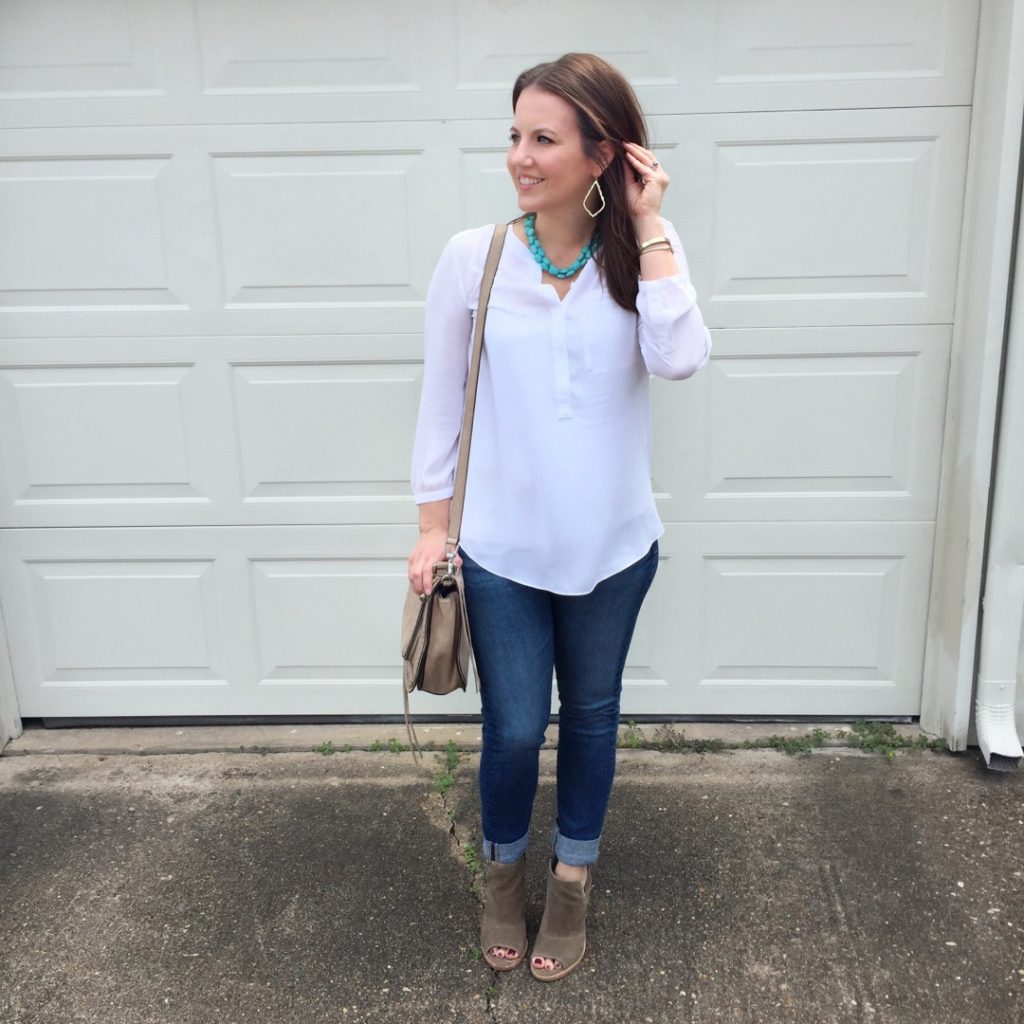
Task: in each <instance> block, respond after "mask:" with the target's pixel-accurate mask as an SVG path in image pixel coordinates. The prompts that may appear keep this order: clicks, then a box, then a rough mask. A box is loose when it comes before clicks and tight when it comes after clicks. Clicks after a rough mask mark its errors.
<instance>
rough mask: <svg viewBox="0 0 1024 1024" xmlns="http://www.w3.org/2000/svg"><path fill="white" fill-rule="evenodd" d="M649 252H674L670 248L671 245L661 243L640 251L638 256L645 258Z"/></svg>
mask: <svg viewBox="0 0 1024 1024" xmlns="http://www.w3.org/2000/svg"><path fill="white" fill-rule="evenodd" d="M649 252H675V249H673V248H672V244H671V243H670V242H662V243H661V244H659V245H651V246H648V247H647V248H646V249H641V250H640V255H641V256H646V255H647V254H648V253H649Z"/></svg>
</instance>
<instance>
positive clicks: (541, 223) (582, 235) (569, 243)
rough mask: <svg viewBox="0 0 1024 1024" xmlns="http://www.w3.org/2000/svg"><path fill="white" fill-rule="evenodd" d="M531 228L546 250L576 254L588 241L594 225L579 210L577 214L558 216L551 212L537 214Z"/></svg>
mask: <svg viewBox="0 0 1024 1024" xmlns="http://www.w3.org/2000/svg"><path fill="white" fill-rule="evenodd" d="M533 227H534V230H535V231H536V232H537V236H538V238H540V239H541V241H542V242H543V244H544V248H545V249H546V250H549V251H550V250H556V251H560V250H566V251H568V250H575V251H577V252H578V251H579V250H580V249H582V248H583V246H585V245H586V244H587V242H589V241H590V238H591V236H592V235H593V233H594V227H595V224H594V221H593V220H592V219H591V218H590V217H589V216H587V212H586V211H585V210H583V209H582V208H581V209H580V211H579V213H578V214H577V213H574V212H569V213H561V214H559V213H555V212H553V211H552V212H542V213H538V214H537V219H536V221H535V222H534V226H533Z"/></svg>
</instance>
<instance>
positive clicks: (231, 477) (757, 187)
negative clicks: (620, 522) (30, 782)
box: [0, 0, 977, 717]
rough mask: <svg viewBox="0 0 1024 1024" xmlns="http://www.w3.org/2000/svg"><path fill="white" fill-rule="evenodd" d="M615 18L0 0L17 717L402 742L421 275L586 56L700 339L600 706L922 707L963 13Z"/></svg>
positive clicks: (0, 451) (3, 499)
mask: <svg viewBox="0 0 1024 1024" xmlns="http://www.w3.org/2000/svg"><path fill="white" fill-rule="evenodd" d="M622 10H623V9H622V5H621V3H619V2H618V0H588V2H587V3H586V4H582V3H566V4H562V5H551V4H550V3H541V2H534V0H529V2H523V3H519V4H486V5H481V4H469V3H461V2H457V0H440V2H435V3H430V4H424V3H418V2H414V0H405V2H402V3H397V2H396V3H389V4H376V5H366V4H357V3H341V2H330V0H289V2H287V3H285V2H283V0H281V2H271V0H264V2H257V0H195V2H193V3H189V2H186V0H124V2H122V3H113V2H104V0H75V2H74V3H67V2H58V0H2V2H0V111H2V116H3V118H4V124H5V127H6V129H7V130H5V132H4V153H5V158H4V159H3V161H0V202H2V204H3V208H2V224H3V230H2V233H0V295H2V300H3V306H4V308H3V312H2V317H3V324H4V328H5V330H4V340H3V341H2V342H0V394H2V400H0V456H2V459H3V464H2V492H0V515H2V521H0V526H2V531H0V543H2V563H0V573H2V575H0V601H2V606H3V613H4V617H5V619H6V626H7V634H8V636H7V639H8V643H9V646H10V650H11V655H12V660H13V665H14V670H15V674H16V686H17V693H18V698H19V704H20V712H21V714H22V715H23V716H27V717H33V716H90V715H92V716H99V715H103V716H109V715H188V714H368V713H373V714H394V713H396V712H397V711H399V710H400V706H401V702H400V698H399V686H398V677H399V671H398V659H397V654H396V631H397V623H398V615H399V609H400V605H401V600H402V597H403V594H404V590H405V557H406V553H407V551H408V549H409V547H410V546H411V544H412V542H413V539H414V535H415V528H414V526H413V525H412V524H413V523H414V521H415V508H414V506H413V504H412V501H411V498H410V496H409V488H408V483H407V475H408V466H409V456H410V451H411V442H412V430H413V424H414V419H415V412H416V405H417V401H418V388H419V381H420V358H421V351H422V347H421V334H420V332H421V329H422V303H423V297H424V292H425V287H426V283H427V281H428V279H429V275H430V272H431V269H432V266H433V262H434V260H435V259H436V256H437V254H438V253H439V251H440V249H441V247H442V245H443V244H444V242H445V240H446V239H447V237H448V236H449V235H450V234H451V233H452V232H453V231H455V230H457V229H459V228H462V227H468V226H472V225H476V224H481V223H485V222H489V221H493V220H494V219H496V218H508V217H511V216H514V215H515V214H516V212H517V211H516V208H515V205H514V196H513V193H512V190H511V187H510V185H509V184H508V182H507V180H506V176H505V171H504V148H505V138H506V134H507V128H508V123H509V120H510V112H509V107H508V103H509V98H508V97H509V90H510V85H511V82H512V80H513V78H514V77H515V74H516V73H517V72H518V71H519V70H521V69H522V68H523V67H525V66H528V65H529V64H531V63H534V62H535V61H536V60H540V59H545V58H549V57H551V56H554V55H556V54H557V53H559V52H561V51H562V50H566V49H586V50H594V51H596V52H599V53H602V54H604V55H605V56H607V57H608V58H609V59H611V60H612V61H613V62H615V63H616V64H618V65H619V66H620V67H622V68H623V70H624V71H626V72H627V74H628V75H629V76H630V77H631V79H632V80H633V82H634V83H635V85H636V87H637V90H638V92H639V94H640V96H641V100H642V101H643V103H644V106H645V108H646V110H647V111H648V112H649V114H650V121H651V127H652V134H653V137H654V140H655V144H656V146H657V148H658V152H659V156H660V157H661V158H662V160H663V162H664V163H665V165H666V167H667V168H668V170H669V172H670V174H671V175H672V178H673V184H672V188H671V190H670V194H669V200H668V204H667V210H666V212H667V214H668V216H669V217H670V218H671V219H672V220H673V221H674V222H675V224H676V226H677V227H678V228H679V230H680V233H681V235H682V237H683V240H684V243H685V244H686V248H687V254H688V257H689V261H690V264H691V267H692V271H693V277H694V283H695V285H696V288H697V291H698V295H699V297H700V302H701V306H702V309H703V311H704V314H705V316H706V319H707V321H708V323H709V325H710V326H711V327H712V328H713V332H714V357H713V359H712V362H711V363H710V364H709V365H708V366H707V367H706V368H705V369H704V370H703V371H702V372H701V373H700V374H698V375H697V376H696V377H695V378H693V379H692V380H690V381H687V382H684V383H677V384H670V383H666V382H664V381H655V382H654V388H655V403H656V463H655V471H654V472H655V479H654V486H655V490H656V493H657V495H658V501H659V506H660V510H661V514H662V517H663V518H664V520H665V522H666V524H667V533H666V536H665V538H664V540H663V543H662V553H663V562H662V565H661V570H660V572H659V576H658V579H657V581H656V583H655V588H654V591H653V594H652V597H651V599H650V601H649V603H648V606H647V608H646V609H645V611H644V613H643V616H642V619H641V622H640V624H639V628H638V633H637V636H636V639H635V642H634V645H633V649H632V651H631V654H630V661H629V668H628V670H627V685H626V694H625V697H624V710H625V711H626V712H627V713H656V712H662V713H676V714H706V715H717V714H720V715H731V714H769V715H770V714H780V713H784V714H794V713H802V714H826V715H840V714H909V715H912V714H916V713H917V712H918V710H919V706H920V689H921V672H922V652H923V646H924V632H925V620H926V608H927V599H928V590H929V578H930V572H931V562H932V546H933V535H934V524H935V515H936V494H937V489H938V471H939V456H940V450H941V445H942V424H943V416H944V408H945V401H946V380H947V369H948V365H947V364H948V358H949V346H950V335H951V324H952V321H953V313H954V310H953V297H954V285H955V278H956V268H957V247H958V239H959V231H960V220H961V204H962V194H963V184H964V171H965V165H966V159H967V141H968V128H969V124H970V110H971V108H970V104H971V87H972V79H973V66H974V56H975V40H976V27H977V26H976V21H977V3H976V2H967V0H941V2H940V0H934V2H931V3H922V2H917V0H862V2H861V3H859V4H856V5H852V4H849V3H845V2H841V0H833V2H822V0H772V2H766V0H758V2H754V0H718V2H714V3H713V2H710V0H689V2H679V0H655V2H648V3H637V4H633V5H631V6H630V9H629V16H628V17H624V16H623V14H622ZM538 25H543V26H544V33H543V38H544V41H545V43H546V44H548V45H550V47H551V49H550V50H549V51H545V52H543V53H540V52H538V53H532V52H528V45H529V44H528V41H529V40H533V39H539V38H540V34H539V33H538V32H536V31H532V30H531V31H528V32H527V31H524V26H538ZM477 706H478V705H477V703H476V697H475V695H474V694H472V693H470V694H469V695H467V696H466V697H465V698H459V699H445V700H444V701H443V702H440V701H437V700H436V699H432V698H422V699H421V700H419V701H417V703H416V710H418V711H421V712H434V713H452V712H472V711H473V710H475V709H476V708H477Z"/></svg>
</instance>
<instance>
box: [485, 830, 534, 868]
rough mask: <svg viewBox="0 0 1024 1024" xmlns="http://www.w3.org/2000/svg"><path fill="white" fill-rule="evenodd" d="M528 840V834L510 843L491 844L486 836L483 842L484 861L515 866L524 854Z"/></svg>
mask: <svg viewBox="0 0 1024 1024" xmlns="http://www.w3.org/2000/svg"><path fill="white" fill-rule="evenodd" d="M529 840H530V833H529V832H526V834H525V835H523V836H521V837H520V838H519V839H517V840H515V842H512V843H492V842H491V841H490V840H489V839H488V838H487V837H486V836H485V837H484V841H483V844H482V845H483V851H484V860H485V861H486V860H496V861H497V862H498V863H499V864H515V862H516V861H517V860H519V858H520V857H522V855H523V854H524V853H526V845H527V843H528V842H529Z"/></svg>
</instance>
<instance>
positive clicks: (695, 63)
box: [0, 0, 978, 126]
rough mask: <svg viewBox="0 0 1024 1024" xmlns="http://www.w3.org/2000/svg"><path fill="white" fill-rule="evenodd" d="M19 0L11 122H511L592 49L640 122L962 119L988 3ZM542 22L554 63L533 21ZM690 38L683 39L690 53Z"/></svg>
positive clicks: (1, 40)
mask: <svg viewBox="0 0 1024 1024" xmlns="http://www.w3.org/2000/svg"><path fill="white" fill-rule="evenodd" d="M65 6H66V5H65V4H62V3H59V2H56V0H53V2H50V0H20V2H19V0H9V2H7V3H5V5H4V12H3V21H2V22H0V29H2V30H0V116H2V118H3V121H2V122H0V123H6V124H9V125H12V126H37V125H54V126H57V125H67V126H70V125H76V124H78V125H81V124H175V123H210V124H213V123H243V122H249V123H256V122H262V123H275V122H288V121H293V122H315V121H366V122H370V121H380V120H384V121H387V120H405V119H408V118H416V117H443V118H479V117H488V118H492V117H504V116H506V112H507V110H508V106H509V92H510V86H511V83H512V81H513V80H514V78H515V76H516V75H517V74H518V73H519V72H520V71H521V70H523V68H525V67H529V66H530V65H531V64H534V63H537V62H538V61H541V60H549V59H551V58H552V57H553V56H555V55H557V54H558V53H561V52H564V51H566V50H580V49H584V50H586V49H589V50H592V51H594V52H597V53H601V54H603V55H604V56H606V57H607V58H608V59H609V60H611V61H613V62H614V63H615V64H617V65H618V66H619V67H621V68H622V69H623V71H625V73H626V74H627V75H628V76H629V77H630V79H631V80H632V82H633V83H634V86H635V87H636V89H637V92H638V93H639V96H640V99H641V102H642V103H643V105H644V108H645V110H647V111H648V112H649V113H651V114H659V113H679V112H684V113H704V112H714V111H728V110H737V109H739V110H790V109H800V108H802V107H804V106H806V105H807V95H808V91H809V90H813V93H814V105H815V106H816V107H817V108H818V109H830V108H843V107H849V108H856V107H889V106H927V105H953V104H967V103H970V101H971V92H972V83H973V71H974V39H975V37H976V34H977V20H978V0H934V2H931V3H927V4H923V3H920V2H918V0H895V2H893V0H888V2H886V0H870V2H864V3H860V4H858V5H856V6H854V5H842V4H827V5H822V4H820V3H815V2H814V0H800V2H797V0H785V2H771V3H765V2H761V3H753V2H751V0H718V2H716V3H712V2H708V0H686V2H672V0H649V2H646V3H643V4H634V5H633V7H631V8H630V11H629V17H628V18H623V16H622V8H621V5H620V4H617V3H615V2H613V0H592V2H591V3H589V4H588V5H587V7H586V10H585V11H584V10H583V9H582V8H579V7H576V6H573V5H571V4H570V5H561V6H557V5H556V6H553V5H551V4H550V3H544V2H543V0H528V2H524V3H517V4H488V5H482V6H481V5H480V4H472V3H468V2H466V0H442V2H439V3H433V4H422V3H416V2H414V0H403V2H401V3H389V4H378V5H377V6H375V7H374V6H366V5H364V6H362V7H356V6H354V5H352V4H327V3H325V2H324V0H291V2H289V3H288V4H283V3H282V4H273V3H251V2H246V0H204V2H203V3H189V2H187V0H160V2H158V0H126V2H125V3H124V4H109V3H103V2H100V0H80V2H77V3H76V4H75V5H74V17H65V16H64V15H63V14H62V11H63V9H64V7H65ZM535 24H543V25H544V34H543V38H544V46H545V49H544V50H535V51H531V50H530V49H529V48H528V47H527V46H524V43H523V40H524V31H523V26H524V25H535ZM680 40H682V41H684V43H683V45H682V48H681V46H680Z"/></svg>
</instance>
